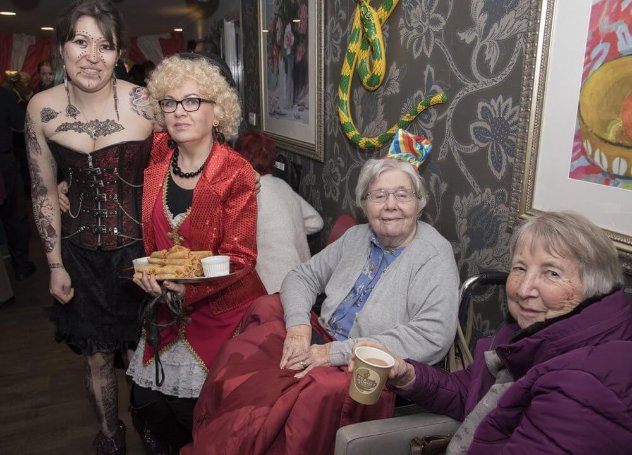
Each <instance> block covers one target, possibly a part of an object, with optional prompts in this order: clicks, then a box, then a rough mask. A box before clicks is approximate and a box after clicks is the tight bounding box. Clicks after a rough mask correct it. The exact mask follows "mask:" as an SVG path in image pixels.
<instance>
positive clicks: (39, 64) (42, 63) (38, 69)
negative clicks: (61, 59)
mask: <svg viewBox="0 0 632 455" xmlns="http://www.w3.org/2000/svg"><path fill="white" fill-rule="evenodd" d="M43 66H49V67H50V69H51V70H54V69H55V67H54V66H53V64H52V63H51V61H50V60H42V61H41V62H39V63H38V64H37V72H38V73H39V72H40V70H41V69H42V67H43Z"/></svg>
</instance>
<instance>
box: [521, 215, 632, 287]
mask: <svg viewBox="0 0 632 455" xmlns="http://www.w3.org/2000/svg"><path fill="white" fill-rule="evenodd" d="M524 242H530V243H531V247H533V246H534V244H535V243H537V242H539V243H540V244H541V245H542V246H543V247H544V248H545V250H546V251H547V252H548V253H550V254H554V255H556V256H558V257H567V258H568V256H570V258H569V259H573V260H575V262H576V263H577V270H578V272H579V276H580V279H581V280H582V285H583V287H584V299H588V298H591V297H595V296H598V295H605V294H608V293H610V292H612V291H613V290H614V289H616V288H618V287H622V286H623V270H622V268H621V264H620V262H619V258H618V254H617V249H616V248H615V246H614V244H613V243H612V242H611V241H610V239H609V238H608V236H607V235H606V233H605V232H604V231H603V230H602V229H600V228H599V227H597V226H595V225H594V224H593V223H592V222H590V221H589V220H588V219H587V218H586V217H584V216H583V215H580V214H579V213H575V212H571V211H562V212H547V213H543V214H541V215H538V216H536V217H533V218H531V219H529V220H528V221H527V222H526V223H524V224H523V225H522V226H520V227H519V228H518V229H517V230H516V232H514V234H513V236H512V237H511V240H510V242H509V253H510V257H512V258H513V255H514V252H515V251H516V248H517V247H518V246H519V245H523V244H524Z"/></svg>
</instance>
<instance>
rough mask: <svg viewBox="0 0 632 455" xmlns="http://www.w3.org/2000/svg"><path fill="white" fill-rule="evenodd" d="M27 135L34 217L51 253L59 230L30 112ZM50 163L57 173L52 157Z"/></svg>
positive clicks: (27, 116)
mask: <svg viewBox="0 0 632 455" xmlns="http://www.w3.org/2000/svg"><path fill="white" fill-rule="evenodd" d="M25 137H26V144H27V148H28V151H29V171H30V174H31V199H32V201H33V218H34V220H35V225H36V226H37V231H38V232H39V235H40V237H41V238H42V242H43V243H44V249H45V250H46V252H47V253H50V252H51V251H53V248H54V246H55V244H56V243H57V232H56V231H55V228H54V227H53V206H52V205H51V203H50V201H49V200H48V197H47V194H48V192H47V191H46V185H45V184H44V180H43V178H42V170H41V169H40V166H39V163H38V161H37V159H38V157H40V156H41V155H42V149H41V147H40V145H39V142H37V137H36V135H35V130H34V129H33V122H32V121H31V118H30V116H29V114H28V113H27V114H26V129H25ZM50 164H51V172H52V174H53V175H57V166H56V164H55V160H54V159H53V158H52V157H51V163H50Z"/></svg>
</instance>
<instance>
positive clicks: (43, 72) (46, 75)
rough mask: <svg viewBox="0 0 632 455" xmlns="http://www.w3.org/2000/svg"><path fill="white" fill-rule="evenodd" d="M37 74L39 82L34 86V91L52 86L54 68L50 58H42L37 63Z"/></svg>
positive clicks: (37, 91)
mask: <svg viewBox="0 0 632 455" xmlns="http://www.w3.org/2000/svg"><path fill="white" fill-rule="evenodd" d="M37 74H39V82H38V84H37V86H36V87H35V93H39V92H41V91H44V90H47V89H49V88H51V87H52V86H53V82H54V81H55V69H54V67H53V64H52V62H51V61H50V60H43V61H41V62H39V63H38V64H37Z"/></svg>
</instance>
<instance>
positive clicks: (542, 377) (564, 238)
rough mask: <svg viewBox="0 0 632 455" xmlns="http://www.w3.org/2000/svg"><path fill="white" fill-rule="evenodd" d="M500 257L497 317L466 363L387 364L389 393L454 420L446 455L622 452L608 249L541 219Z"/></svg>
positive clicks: (572, 217)
mask: <svg viewBox="0 0 632 455" xmlns="http://www.w3.org/2000/svg"><path fill="white" fill-rule="evenodd" d="M510 253H511V270H510V273H509V277H508V279H507V287H506V289H507V299H508V309H509V315H508V316H507V319H508V320H507V323H506V324H504V325H503V326H502V327H501V328H500V330H499V331H498V333H497V334H496V335H495V336H493V337H490V338H485V339H482V340H481V341H479V342H478V344H477V346H476V351H475V354H474V363H473V364H472V365H470V366H469V367H468V368H466V369H465V370H462V371H459V372H456V373H448V372H446V371H443V370H440V369H437V368H433V367H431V366H429V365H425V364H422V363H419V362H415V361H413V360H408V359H407V360H402V359H401V358H397V362H396V365H395V367H394V368H393V369H392V370H391V372H390V374H389V381H390V384H391V386H393V388H394V389H395V390H396V391H397V393H398V394H400V395H402V396H404V397H405V398H408V399H410V400H413V401H415V402H416V403H418V404H419V405H421V406H422V407H423V408H425V409H427V410H429V411H432V412H437V413H440V414H445V415H448V416H450V417H452V418H454V419H457V420H460V421H462V422H463V423H462V424H461V426H460V427H459V429H458V430H457V431H456V433H455V434H454V436H453V437H452V440H451V441H450V444H449V445H448V449H447V452H446V453H448V454H456V453H469V454H486V455H488V454H496V453H511V454H522V453H524V454H534V453H546V454H553V453H572V454H584V453H585V454H594V453H607V454H610V455H612V454H624V453H630V451H631V450H632V393H630V390H631V389H632V307H631V306H630V302H629V301H628V300H627V298H626V296H625V294H624V292H623V290H622V285H623V275H622V270H621V266H620V264H619V261H618V258H617V251H616V249H615V247H614V245H613V244H612V242H610V240H609V239H608V237H607V236H606V234H605V233H604V232H603V231H602V230H601V229H599V228H598V227H596V226H595V225H593V224H592V223H591V222H590V221H588V220H587V219H586V218H584V217H583V216H581V215H578V214H575V213H571V212H559V213H545V214H542V215H540V216H538V217H535V218H531V219H530V220H529V221H527V222H526V223H525V224H524V225H522V226H521V227H520V228H519V229H518V230H517V231H516V232H515V234H514V236H513V237H512V240H511V244H510ZM360 344H365V345H366V344H369V345H373V346H378V347H379V345H378V344H376V343H370V342H361V343H358V345H360ZM352 367H353V366H352V365H351V366H350V368H352Z"/></svg>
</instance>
